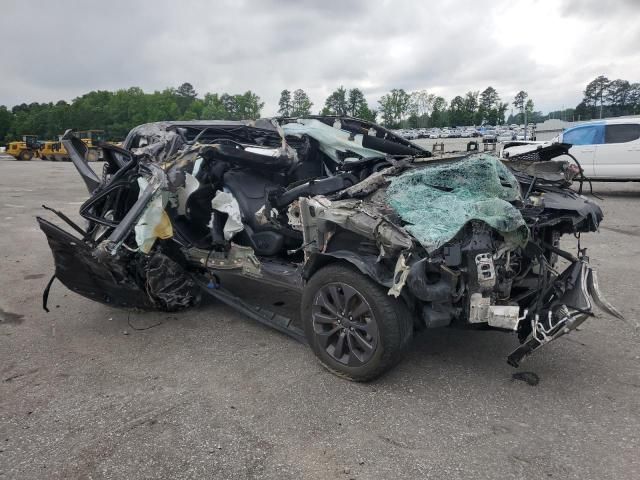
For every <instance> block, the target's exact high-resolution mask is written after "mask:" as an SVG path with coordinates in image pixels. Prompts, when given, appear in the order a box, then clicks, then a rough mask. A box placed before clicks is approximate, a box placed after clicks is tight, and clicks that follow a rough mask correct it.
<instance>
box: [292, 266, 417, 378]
mask: <svg viewBox="0 0 640 480" xmlns="http://www.w3.org/2000/svg"><path fill="white" fill-rule="evenodd" d="M302 319H303V322H304V329H305V334H306V337H307V340H308V342H309V344H310V346H311V348H312V349H313V351H314V353H315V354H316V356H317V357H318V359H319V360H320V362H322V364H323V365H324V366H325V367H326V368H327V369H329V370H330V371H331V372H333V373H335V374H337V375H339V376H341V377H344V378H347V379H349V380H354V381H360V382H362V381H368V380H373V379H374V378H376V377H378V376H380V375H382V374H383V373H384V372H386V371H387V370H389V369H390V368H391V367H393V366H394V365H396V364H397V363H398V362H399V361H400V360H401V359H402V356H403V354H404V353H405V351H406V349H407V347H408V345H409V343H410V341H411V338H412V336H413V319H412V317H411V315H410V313H409V311H408V309H407V308H406V306H405V305H404V303H403V302H402V301H401V300H399V299H396V298H393V297H390V296H389V295H388V294H387V292H386V289H384V288H382V287H380V286H379V285H378V284H376V283H375V282H373V280H371V279H370V278H368V277H366V276H365V275H363V274H362V273H360V272H359V271H357V270H355V269H354V268H351V267H347V266H344V265H341V264H334V265H329V266H327V267H324V268H322V269H321V270H319V271H318V272H316V274H315V275H314V276H313V277H312V278H311V279H310V280H309V282H308V283H307V285H306V287H305V290H304V293H303V297H302Z"/></svg>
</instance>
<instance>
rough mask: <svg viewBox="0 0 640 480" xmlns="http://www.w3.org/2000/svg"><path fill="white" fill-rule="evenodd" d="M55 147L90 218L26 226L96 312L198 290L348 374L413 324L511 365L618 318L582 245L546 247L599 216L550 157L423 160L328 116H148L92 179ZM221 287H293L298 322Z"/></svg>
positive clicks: (166, 303) (396, 348)
mask: <svg viewBox="0 0 640 480" xmlns="http://www.w3.org/2000/svg"><path fill="white" fill-rule="evenodd" d="M62 142H63V144H64V145H65V148H66V149H67V151H68V152H69V154H70V156H71V159H72V161H73V163H74V165H75V167H76V168H77V170H78V172H79V173H80V176H81V177H82V179H83V180H84V182H85V184H86V186H87V190H88V191H89V198H88V199H87V201H86V202H85V203H84V204H83V205H82V206H81V207H80V215H81V216H82V217H83V218H84V219H86V220H87V226H86V227H81V226H79V225H77V224H76V223H75V222H73V221H72V220H70V219H69V218H68V217H67V216H66V215H64V214H62V213H61V212H58V211H56V210H53V209H49V210H51V211H52V212H54V213H55V214H57V215H58V217H59V218H60V220H62V221H63V222H64V223H66V224H67V225H68V226H69V227H70V228H71V229H73V230H74V231H75V233H73V234H72V233H70V232H68V231H67V230H65V229H63V228H61V227H59V226H57V225H55V224H54V223H52V222H50V221H48V220H46V219H44V218H41V217H38V222H39V225H40V227H41V229H42V230H43V232H44V233H45V235H46V236H47V239H48V242H49V246H50V248H51V250H52V253H53V257H54V261H55V267H56V270H55V275H54V277H53V278H52V280H51V282H52V281H53V280H54V279H55V278H58V279H59V280H60V281H61V282H62V283H63V284H64V285H66V286H67V287H68V288H70V289H71V290H72V291H74V292H76V293H78V294H80V295H83V296H86V297H88V298H91V299H93V300H95V301H98V302H101V303H105V304H108V305H112V306H119V307H123V308H140V309H160V310H168V311H173V310H180V309H185V308H189V307H193V306H195V305H196V304H197V303H198V302H199V301H200V298H201V297H202V296H203V295H207V296H211V297H213V298H215V299H217V300H218V301H220V302H222V303H224V304H227V305H230V306H232V307H233V308H235V309H237V310H238V311H240V312H242V313H244V314H245V315H247V316H249V317H251V318H254V319H255V320H257V321H260V322H262V323H264V324H266V325H269V326H271V327H273V328H275V329H277V330H279V331H281V332H284V333H286V334H288V335H290V336H292V337H294V338H296V339H298V340H299V341H301V342H304V343H307V344H309V345H310V347H311V348H312V349H313V351H314V353H315V354H316V356H317V357H318V359H319V360H320V362H321V363H322V365H323V366H325V367H326V368H327V369H328V370H330V371H332V372H334V373H336V374H338V375H339V376H341V377H343V378H347V379H350V380H355V381H368V380H372V379H374V378H376V377H378V376H379V375H381V374H383V373H384V372H386V371H387V370H389V369H390V368H392V367H393V366H394V365H395V364H397V363H398V362H399V361H400V360H401V358H402V357H403V355H404V353H405V352H406V351H407V349H408V346H409V344H410V342H411V340H412V337H413V334H414V331H416V330H418V329H425V328H426V329H429V328H438V327H445V326H449V325H457V326H460V327H465V328H478V327H484V328H493V329H497V330H500V331H505V332H512V333H515V334H516V335H517V336H518V339H519V341H520V346H518V347H517V348H516V349H515V350H514V351H513V352H512V353H511V354H510V355H509V356H508V361H509V363H510V364H511V365H513V366H518V365H519V364H520V362H521V361H522V360H523V359H524V358H525V357H526V356H527V355H529V354H531V353H532V352H534V351H536V350H538V349H539V348H540V347H542V346H543V345H545V344H547V343H549V342H550V341H553V340H555V339H557V338H559V337H561V336H562V335H564V334H566V333H569V332H570V331H572V330H574V329H575V328H577V327H578V326H579V325H581V324H582V323H583V322H584V321H585V320H587V318H589V317H590V316H591V315H592V309H593V307H594V306H595V305H598V306H599V307H600V308H601V309H603V310H605V311H607V312H609V313H611V314H613V315H616V316H620V314H619V312H617V310H616V309H615V308H614V307H613V306H612V305H610V304H609V303H608V302H607V301H606V300H605V299H604V297H603V296H602V293H601V292H600V290H599V287H598V281H597V276H596V272H595V271H594V270H593V269H592V268H591V267H590V266H589V259H588V257H587V256H586V255H585V254H584V252H582V251H579V252H578V255H573V254H571V253H569V252H567V251H565V250H562V249H561V248H559V247H558V240H559V238H560V237H561V236H562V235H563V234H574V233H580V232H589V231H595V230H597V228H598V225H599V223H600V221H601V220H602V211H601V210H600V208H599V207H598V206H597V205H596V204H595V203H594V202H592V201H590V200H587V199H585V198H583V197H581V196H580V195H579V194H577V193H575V192H573V191H572V190H571V189H570V188H569V187H570V186H571V183H572V181H573V179H574V177H575V175H576V174H578V173H579V172H578V171H576V170H573V169H571V168H566V165H564V164H562V163H560V162H551V164H552V167H553V168H549V165H548V164H549V159H550V158H551V157H552V156H553V155H557V154H558V153H559V152H558V151H549V152H546V151H545V152H544V155H543V153H541V152H538V158H536V159H533V160H531V159H521V160H514V161H512V162H511V164H510V165H506V164H504V163H502V162H500V161H499V160H498V159H497V158H495V157H490V156H487V155H476V156H466V157H460V156H456V155H453V156H449V157H444V158H438V159H435V158H433V157H432V154H431V153H430V152H429V151H427V150H425V149H423V148H422V147H419V146H418V145H416V144H413V143H411V142H409V141H407V140H405V139H403V138H401V137H400V136H398V135H396V134H394V133H393V132H391V131H389V130H387V129H385V128H384V127H381V126H379V125H376V124H373V123H371V122H366V121H363V120H359V119H354V118H350V117H342V116H310V117H304V118H275V119H259V120H255V121H238V122H233V121H194V122H159V123H154V124H146V125H141V126H139V127H136V128H134V129H133V130H132V131H131V132H130V133H129V135H128V136H127V138H126V139H125V141H124V143H123V147H122V148H121V147H116V146H114V145H108V144H105V145H103V149H104V158H105V161H106V164H105V167H104V169H103V171H102V175H101V176H100V175H98V174H97V173H96V172H95V171H94V170H93V169H92V168H91V167H90V166H89V164H88V162H87V161H86V159H85V153H86V152H85V149H86V145H84V144H83V143H82V142H81V141H79V140H78V139H77V138H75V137H74V136H73V135H72V133H71V132H67V133H66V134H65V135H64V137H63V138H62ZM556 150H557V149H556ZM560 153H561V152H560ZM547 157H549V158H547ZM542 173H544V175H542ZM429 196H430V197H429ZM428 197H429V198H431V200H430V201H429V200H427V198H428ZM453 204H455V205H457V209H456V210H451V206H452V205H453ZM477 204H482V205H485V206H486V208H483V209H477V208H476V207H475V205H477ZM455 211H461V212H466V213H464V214H463V215H461V216H456V215H455ZM488 211H491V212H492V214H491V215H488V216H487V215H486V214H485V213H486V212H488ZM467 214H468V215H467ZM438 222H440V224H439V227H438V228H436V229H434V228H433V227H434V226H435V225H436V224H438ZM534 227H535V228H534ZM559 258H562V259H564V260H565V263H566V264H565V265H563V266H562V268H561V266H560V264H559V263H558V259H559ZM234 280H236V281H238V280H240V284H241V285H242V280H245V281H255V282H258V283H259V284H261V285H263V286H264V288H272V287H274V286H276V287H279V288H284V289H288V290H290V291H292V292H295V293H296V294H298V295H300V298H301V300H300V322H301V323H302V324H301V325H300V324H299V323H297V322H296V320H295V318H290V317H286V316H284V315H281V314H278V313H277V312H274V311H272V310H270V309H268V308H265V307H264V306H263V305H255V304H254V303H252V301H251V299H249V300H247V299H246V298H242V296H241V295H240V293H244V294H247V293H250V292H246V291H243V292H238V291H237V290H236V291H235V292H234V291H233V289H227V288H226V286H227V285H233V283H234ZM51 282H50V283H49V285H48V286H47V289H46V290H45V293H44V298H43V304H44V307H45V309H46V305H47V298H48V295H49V291H50V287H51ZM237 288H239V289H240V290H243V287H242V286H240V287H237ZM245 297H246V295H245Z"/></svg>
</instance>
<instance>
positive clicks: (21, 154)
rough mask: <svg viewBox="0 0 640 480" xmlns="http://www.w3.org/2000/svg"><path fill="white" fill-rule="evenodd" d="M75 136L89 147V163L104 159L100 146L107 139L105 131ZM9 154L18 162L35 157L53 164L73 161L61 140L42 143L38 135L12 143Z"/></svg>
mask: <svg viewBox="0 0 640 480" xmlns="http://www.w3.org/2000/svg"><path fill="white" fill-rule="evenodd" d="M73 135H74V136H76V137H78V138H79V139H80V140H82V142H83V143H84V144H85V145H86V146H87V148H88V151H87V160H88V161H90V162H95V161H98V160H100V159H101V158H102V149H101V148H100V147H99V146H98V144H99V143H100V142H102V141H103V140H104V138H105V132H104V130H81V131H78V132H74V134H73ZM7 153H8V154H9V155H12V156H13V157H15V158H16V159H17V160H31V159H32V158H34V157H35V158H41V159H42V160H49V161H52V162H69V161H71V158H70V157H69V154H68V153H67V150H66V149H65V148H64V145H62V143H61V142H60V141H59V140H58V141H50V140H45V141H44V142H41V141H39V140H38V137H37V136H36V135H24V136H23V137H22V141H16V142H10V143H9V144H8V145H7Z"/></svg>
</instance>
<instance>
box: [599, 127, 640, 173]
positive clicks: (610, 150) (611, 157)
mask: <svg viewBox="0 0 640 480" xmlns="http://www.w3.org/2000/svg"><path fill="white" fill-rule="evenodd" d="M593 177H594V178H612V179H620V180H626V179H639V178H640V124H639V123H632V122H629V123H614V124H609V125H606V127H605V138H604V143H603V144H602V145H598V147H597V149H596V157H595V161H594V174H593Z"/></svg>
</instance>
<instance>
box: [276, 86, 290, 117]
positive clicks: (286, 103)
mask: <svg viewBox="0 0 640 480" xmlns="http://www.w3.org/2000/svg"><path fill="white" fill-rule="evenodd" d="M278 106H279V107H280V109H279V110H278V114H280V115H282V116H283V117H290V116H291V112H292V110H293V105H292V104H291V92H290V91H289V90H286V89H285V90H282V92H280V100H279V101H278Z"/></svg>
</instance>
